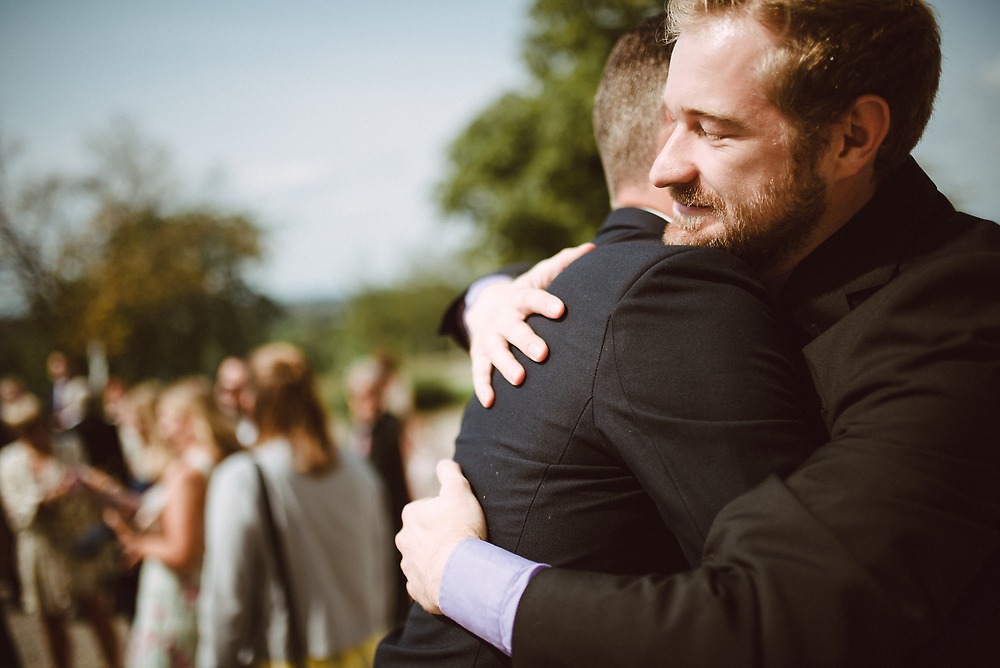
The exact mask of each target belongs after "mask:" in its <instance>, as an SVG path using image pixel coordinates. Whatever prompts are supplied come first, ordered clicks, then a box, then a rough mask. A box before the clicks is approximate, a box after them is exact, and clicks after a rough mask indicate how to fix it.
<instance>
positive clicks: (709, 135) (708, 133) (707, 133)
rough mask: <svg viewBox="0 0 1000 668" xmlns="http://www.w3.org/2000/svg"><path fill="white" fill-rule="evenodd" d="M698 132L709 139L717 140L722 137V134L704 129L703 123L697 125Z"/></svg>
mask: <svg viewBox="0 0 1000 668" xmlns="http://www.w3.org/2000/svg"><path fill="white" fill-rule="evenodd" d="M698 134H699V135H701V136H702V137H704V138H705V139H708V140H710V141H718V140H720V139H722V138H723V136H722V135H720V134H716V133H714V132H711V131H710V130H707V129H705V126H703V125H699V126H698Z"/></svg>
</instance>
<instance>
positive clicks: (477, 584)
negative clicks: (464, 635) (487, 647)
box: [439, 538, 548, 656]
mask: <svg viewBox="0 0 1000 668" xmlns="http://www.w3.org/2000/svg"><path fill="white" fill-rule="evenodd" d="M543 568H548V566H547V565H545V564H538V563H535V562H533V561H528V560H527V559H524V558H523V557H519V556H517V555H516V554H511V553H510V552H507V551H506V550H504V549H502V548H499V547H497V546H496V545H493V544H492V543H487V542H485V541H481V540H477V539H475V538H467V539H465V540H463V541H462V542H461V543H459V544H458V545H457V546H455V549H454V550H452V551H451V555H449V557H448V562H447V563H446V564H445V567H444V573H442V575H441V592H440V596H439V599H440V601H439V603H440V606H441V612H443V613H444V614H445V615H447V616H448V617H450V618H451V619H453V620H454V621H455V622H457V623H458V624H460V625H461V626H462V627H463V628H465V629H466V630H468V631H470V632H472V633H474V634H475V635H477V636H479V637H480V638H482V639H483V640H485V641H487V642H488V643H490V644H491V645H494V646H495V647H497V648H499V649H500V650H501V651H502V652H504V653H505V654H506V655H507V656H510V653H511V644H512V640H513V635H514V616H515V615H516V614H517V605H518V603H520V601H521V596H522V595H523V594H524V590H525V588H527V586H528V582H530V581H531V578H533V577H534V576H535V574H536V573H538V572H539V571H541V570H542V569H543Z"/></svg>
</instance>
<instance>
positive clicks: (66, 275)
mask: <svg viewBox="0 0 1000 668" xmlns="http://www.w3.org/2000/svg"><path fill="white" fill-rule="evenodd" d="M91 144H92V150H93V151H94V155H95V156H96V157H97V160H96V162H95V165H94V168H93V169H92V170H91V171H90V172H89V173H87V174H85V175H83V176H82V177H74V178H67V177H60V176H48V177H45V178H43V179H36V180H31V179H25V181H24V182H23V183H21V184H19V187H18V188H17V189H16V191H15V189H14V188H13V187H12V186H11V184H10V181H11V180H12V179H11V178H10V177H9V175H8V174H6V173H5V174H4V176H5V178H4V179H3V181H4V185H5V188H4V190H3V191H2V197H0V238H2V240H3V244H2V246H0V275H2V276H4V277H6V279H7V283H6V284H7V286H8V290H7V292H6V293H5V294H4V295H3V298H4V301H5V304H6V306H7V308H6V309H5V311H6V312H5V313H4V314H3V316H4V323H3V325H4V328H5V329H6V330H8V331H9V332H10V333H11V336H9V337H5V341H4V343H3V345H2V348H0V355H2V357H0V367H5V368H0V371H16V372H19V373H21V374H22V375H26V376H31V375H32V373H31V371H30V370H31V369H37V368H41V365H42V361H41V360H42V359H44V354H45V353H46V352H47V350H48V349H51V348H56V347H58V348H62V349H65V350H67V351H68V352H70V353H71V354H74V355H76V356H82V354H83V352H84V351H85V350H86V349H87V347H88V345H90V344H91V343H92V342H100V343H101V345H102V346H103V348H104V349H105V350H106V352H107V355H108V358H109V361H110V364H111V369H112V372H114V373H116V374H120V375H122V376H124V377H126V378H129V379H132V380H139V379H142V378H147V377H158V378H171V377H175V376H178V375H181V374H186V373H195V372H210V371H212V370H214V365H215V364H216V363H217V362H218V360H219V359H220V358H221V357H222V356H223V355H225V354H227V353H232V352H236V353H240V352H244V351H245V350H246V349H247V348H248V347H250V346H251V345H253V344H255V343H257V342H260V341H261V340H262V339H263V338H264V337H266V335H267V325H268V323H269V322H271V321H272V320H273V319H274V317H275V316H276V315H277V312H278V311H277V306H276V305H275V304H274V303H272V302H271V301H270V300H268V299H267V298H265V297H263V296H262V295H260V294H258V293H257V292H255V291H254V290H253V289H252V288H251V287H249V285H248V284H247V282H246V281H245V279H244V274H245V272H246V270H247V269H248V267H249V265H250V264H251V263H253V262H255V261H257V260H259V259H260V258H261V256H262V246H261V234H262V232H261V230H260V228H259V227H258V226H257V225H256V224H255V223H254V222H253V221H252V220H250V219H249V218H247V217H245V216H241V215H233V214H220V213H217V212H216V211H214V210H212V209H211V208H210V207H207V206H194V207H187V208H184V207H181V206H179V205H177V202H178V201H179V198H178V197H177V196H176V194H174V193H173V192H172V187H171V186H170V185H169V182H170V170H169V164H168V161H167V160H166V153H165V151H164V150H163V149H162V148H160V147H158V146H154V145H151V144H149V143H147V142H144V141H143V140H142V139H141V137H139V136H138V134H137V133H136V132H135V130H134V128H132V127H131V126H129V125H121V124H118V125H114V126H112V128H111V130H110V131H109V132H107V133H105V134H104V135H101V136H99V137H96V138H94V139H93V140H92V141H91ZM4 157H5V156H4V155H0V162H2V163H3V164H4V165H6V162H5V161H3V158H4ZM26 367H27V368H26Z"/></svg>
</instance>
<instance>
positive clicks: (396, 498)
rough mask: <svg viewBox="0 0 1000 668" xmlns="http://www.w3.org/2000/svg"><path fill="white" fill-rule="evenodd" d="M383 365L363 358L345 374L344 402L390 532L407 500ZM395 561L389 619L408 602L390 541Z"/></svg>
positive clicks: (400, 616) (402, 614)
mask: <svg viewBox="0 0 1000 668" xmlns="http://www.w3.org/2000/svg"><path fill="white" fill-rule="evenodd" d="M387 379H388V377H387V373H386V367H385V366H384V365H383V364H382V363H380V362H379V360H376V359H370V360H364V361H362V362H360V363H358V364H356V365H354V367H352V368H351V370H350V371H349V372H348V374H347V382H346V385H347V400H348V401H347V404H348V408H349V409H350V414H351V447H352V448H353V449H354V450H355V451H356V452H358V453H360V454H361V455H362V456H364V457H367V458H368V460H369V461H370V462H371V463H372V465H373V466H374V467H375V470H376V471H377V472H378V474H379V476H380V477H381V478H382V483H383V485H384V486H385V489H386V492H387V495H388V499H387V500H388V504H387V505H388V512H389V515H388V517H389V527H390V530H391V531H392V533H393V535H395V534H396V533H397V532H398V531H399V530H400V529H402V528H403V520H402V516H401V514H402V512H403V506H405V505H406V504H407V503H409V502H410V492H409V489H408V488H407V483H406V468H405V464H404V458H403V425H402V422H401V421H400V419H399V418H398V417H396V416H395V415H393V414H392V413H390V412H389V411H388V410H386V407H385V390H386V381H387ZM389 550H390V555H389V556H390V559H391V560H392V563H394V564H396V565H397V566H396V568H395V584H394V588H393V590H394V591H393V593H394V595H393V609H392V619H393V622H394V623H398V622H402V621H403V620H404V619H405V618H406V613H407V611H408V609H409V606H410V596H409V594H407V593H406V576H405V575H403V571H402V570H400V568H399V567H398V564H399V561H400V559H402V555H401V554H400V553H399V551H398V550H397V549H396V546H395V544H394V543H393V544H390V545H389Z"/></svg>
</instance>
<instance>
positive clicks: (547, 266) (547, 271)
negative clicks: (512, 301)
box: [519, 242, 595, 289]
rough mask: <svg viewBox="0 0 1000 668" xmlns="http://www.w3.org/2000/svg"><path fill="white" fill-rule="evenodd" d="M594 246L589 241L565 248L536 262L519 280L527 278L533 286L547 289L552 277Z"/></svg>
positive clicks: (526, 280) (528, 282) (527, 281)
mask: <svg viewBox="0 0 1000 668" xmlns="http://www.w3.org/2000/svg"><path fill="white" fill-rule="evenodd" d="M594 247H595V246H594V244H593V243H590V242H587V243H585V244H580V245H579V246H574V247H573V248H564V249H562V250H561V251H559V252H558V253H556V254H555V255H553V256H552V257H550V258H548V259H547V260H542V261H541V262H539V263H538V264H536V265H535V266H534V267H532V268H531V269H529V270H528V272H527V273H526V274H523V275H522V276H520V277H519V280H520V279H525V282H526V283H527V284H528V285H530V286H531V287H534V288H539V289H545V288H547V287H549V283H551V282H552V279H554V278H555V277H556V276H558V275H559V274H560V273H562V271H563V269H565V268H566V267H568V266H569V265H570V264H572V263H573V262H574V261H575V260H577V259H579V258H580V257H582V256H584V255H586V254H587V253H589V252H590V251H592V250H593V249H594Z"/></svg>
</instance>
